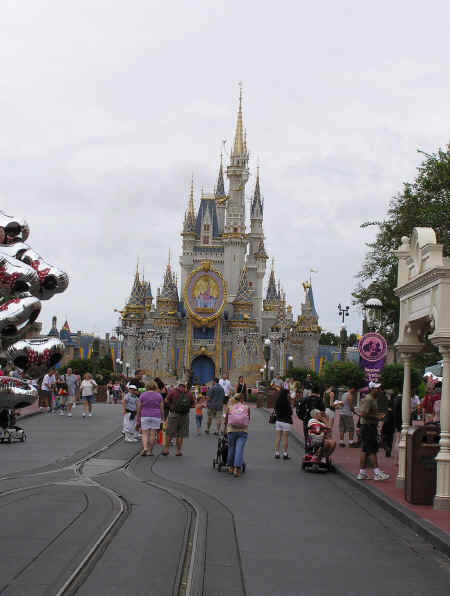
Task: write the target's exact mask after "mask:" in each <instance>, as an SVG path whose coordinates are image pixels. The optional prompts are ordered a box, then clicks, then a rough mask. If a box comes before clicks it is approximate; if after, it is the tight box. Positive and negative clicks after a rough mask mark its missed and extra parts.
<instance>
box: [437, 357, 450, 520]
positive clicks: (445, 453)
mask: <svg viewBox="0 0 450 596" xmlns="http://www.w3.org/2000/svg"><path fill="white" fill-rule="evenodd" d="M439 351H440V352H441V354H442V359H443V362H442V393H441V440H440V442H439V453H438V455H437V456H436V462H437V479H436V496H435V497H434V504H433V506H434V509H441V510H445V511H450V381H449V375H450V347H449V346H445V347H444V346H439Z"/></svg>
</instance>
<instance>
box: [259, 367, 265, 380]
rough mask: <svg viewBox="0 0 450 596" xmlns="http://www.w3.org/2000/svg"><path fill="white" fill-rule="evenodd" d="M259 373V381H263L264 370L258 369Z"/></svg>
mask: <svg viewBox="0 0 450 596" xmlns="http://www.w3.org/2000/svg"><path fill="white" fill-rule="evenodd" d="M259 372H260V374H261V381H263V380H264V369H263V368H260V369H259Z"/></svg>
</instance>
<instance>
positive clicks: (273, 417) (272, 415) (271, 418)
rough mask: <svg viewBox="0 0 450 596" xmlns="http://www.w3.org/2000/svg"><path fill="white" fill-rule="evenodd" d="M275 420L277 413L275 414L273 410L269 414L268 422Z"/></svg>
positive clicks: (272, 422)
mask: <svg viewBox="0 0 450 596" xmlns="http://www.w3.org/2000/svg"><path fill="white" fill-rule="evenodd" d="M276 421H277V415H276V414H275V410H273V411H272V414H271V415H270V416H269V424H275V422H276Z"/></svg>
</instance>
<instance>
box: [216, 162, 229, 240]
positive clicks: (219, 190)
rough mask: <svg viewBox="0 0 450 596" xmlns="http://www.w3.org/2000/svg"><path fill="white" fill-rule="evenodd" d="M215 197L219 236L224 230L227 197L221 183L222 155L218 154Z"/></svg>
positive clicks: (223, 185) (222, 182)
mask: <svg viewBox="0 0 450 596" xmlns="http://www.w3.org/2000/svg"><path fill="white" fill-rule="evenodd" d="M214 195H215V197H216V207H217V219H218V224H219V234H223V232H224V229H225V211H226V207H227V195H226V193H225V184H224V181H223V164H222V154H220V167H219V175H218V177H217V185H216V190H215V193H214Z"/></svg>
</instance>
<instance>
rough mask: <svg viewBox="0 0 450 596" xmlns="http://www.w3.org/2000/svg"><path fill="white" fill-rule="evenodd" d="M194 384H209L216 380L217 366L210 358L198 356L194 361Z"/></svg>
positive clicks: (192, 368) (192, 369)
mask: <svg viewBox="0 0 450 596" xmlns="http://www.w3.org/2000/svg"><path fill="white" fill-rule="evenodd" d="M191 371H192V383H193V384H195V383H200V384H203V383H209V381H212V379H213V378H214V371H215V366H214V362H213V361H212V359H211V358H209V356H197V358H194V360H193V361H192V366H191Z"/></svg>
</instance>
